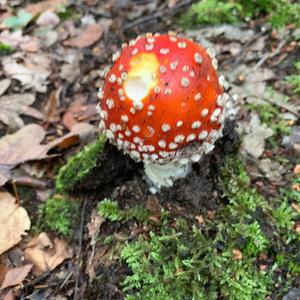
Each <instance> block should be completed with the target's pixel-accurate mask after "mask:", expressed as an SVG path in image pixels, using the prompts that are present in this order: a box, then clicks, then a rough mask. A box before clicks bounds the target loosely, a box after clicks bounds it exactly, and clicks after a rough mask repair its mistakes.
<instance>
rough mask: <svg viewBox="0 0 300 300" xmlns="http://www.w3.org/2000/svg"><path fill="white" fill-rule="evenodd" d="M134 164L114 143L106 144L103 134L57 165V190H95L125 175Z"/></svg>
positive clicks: (68, 191)
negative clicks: (66, 160) (62, 163)
mask: <svg viewBox="0 0 300 300" xmlns="http://www.w3.org/2000/svg"><path fill="white" fill-rule="evenodd" d="M134 164H135V163H134V162H133V161H132V160H130V159H129V157H128V156H125V155H124V154H122V153H121V152H120V151H118V149H117V148H116V147H115V146H113V145H110V144H109V143H106V137H105V136H104V135H100V136H99V138H98V139H97V140H96V141H95V142H93V143H91V144H89V145H87V146H86V147H85V148H83V149H82V150H81V151H80V152H78V153H77V154H75V155H74V156H73V157H71V158H70V159H69V160H68V162H67V164H66V165H64V166H63V167H61V168H60V170H59V172H58V174H57V176H56V182H55V187H56V191H57V192H59V193H72V192H82V191H85V190H96V189H98V188H99V187H103V186H105V185H107V184H109V183H110V182H112V181H115V180H116V178H117V177H121V178H122V176H125V177H126V173H127V172H130V171H132V169H133V167H132V166H133V165H134ZM135 168H136V167H135Z"/></svg>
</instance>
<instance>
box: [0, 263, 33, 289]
mask: <svg viewBox="0 0 300 300" xmlns="http://www.w3.org/2000/svg"><path fill="white" fill-rule="evenodd" d="M31 269H32V264H28V265H24V266H21V267H17V268H13V269H11V270H9V271H8V272H7V273H6V274H5V277H4V280H3V282H2V285H1V287H0V290H1V289H6V288H7V287H9V286H14V285H18V284H20V283H21V282H22V281H23V280H24V279H25V278H26V276H27V275H28V273H29V272H30V270H31Z"/></svg>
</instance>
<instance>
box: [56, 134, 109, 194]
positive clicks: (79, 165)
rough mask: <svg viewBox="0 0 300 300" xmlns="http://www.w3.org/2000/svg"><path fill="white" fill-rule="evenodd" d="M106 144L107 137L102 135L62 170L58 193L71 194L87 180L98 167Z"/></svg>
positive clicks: (60, 171) (57, 183) (59, 175)
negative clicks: (78, 185) (79, 184)
mask: <svg viewBox="0 0 300 300" xmlns="http://www.w3.org/2000/svg"><path fill="white" fill-rule="evenodd" d="M105 142H106V138H105V136H104V135H101V136H100V137H99V138H98V139H97V140H96V141H95V142H94V143H92V144H89V145H87V146H86V147H85V148H84V149H83V150H81V151H80V152H78V153H77V154H75V155H74V156H73V157H71V158H70V159H69V161H68V162H67V164H66V165H64V166H63V167H62V168H60V170H59V172H58V175H57V176H56V181H55V186H56V190H57V191H58V192H71V191H73V190H74V187H75V186H76V185H77V184H78V183H80V182H82V180H84V179H85V178H86V176H87V175H88V174H89V173H90V172H91V170H92V169H93V168H94V167H95V166H96V164H97V161H98V159H99V157H100V156H101V153H102V152H103V149H104V146H105Z"/></svg>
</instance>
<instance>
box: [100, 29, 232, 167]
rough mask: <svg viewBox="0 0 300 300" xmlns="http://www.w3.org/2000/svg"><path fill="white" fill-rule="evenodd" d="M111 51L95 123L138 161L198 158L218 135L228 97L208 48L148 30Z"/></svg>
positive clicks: (185, 161) (222, 79)
mask: <svg viewBox="0 0 300 300" xmlns="http://www.w3.org/2000/svg"><path fill="white" fill-rule="evenodd" d="M122 48H123V51H122V53H116V54H115V55H114V56H113V60H114V64H113V66H112V67H111V69H110V70H109V72H108V74H107V76H106V80H105V84H104V88H103V90H102V91H101V92H100V98H101V103H100V116H101V122H100V128H101V129H102V130H103V131H105V133H106V135H107V137H108V138H109V139H110V140H111V141H112V142H113V143H115V144H116V145H117V146H118V147H119V148H120V149H123V150H124V151H125V152H126V153H129V154H130V156H131V157H132V158H134V159H135V160H137V161H140V160H143V161H152V162H155V163H160V164H162V163H166V162H169V161H174V160H175V161H176V160H179V161H180V162H181V163H187V162H188V161H190V160H192V161H197V160H199V159H200V157H201V156H202V154H203V153H204V152H209V151H210V150H211V149H212V148H213V144H214V142H215V140H216V139H217V138H218V137H219V136H220V135H221V133H222V128H223V124H224V119H225V113H226V109H225V107H224V104H225V103H226V101H227V100H228V99H229V96H228V94H226V93H224V92H223V87H224V86H225V84H226V82H225V80H224V77H223V76H221V77H218V75H217V72H216V68H217V61H216V59H215V58H214V54H213V53H212V51H209V50H205V49H204V48H203V47H201V46H200V45H199V44H197V43H195V42H193V41H190V40H188V39H186V38H180V37H176V36H175V35H159V34H155V35H154V36H153V35H152V34H147V35H146V36H142V37H138V38H137V39H136V40H135V41H131V42H130V43H129V45H126V44H125V45H123V47H122Z"/></svg>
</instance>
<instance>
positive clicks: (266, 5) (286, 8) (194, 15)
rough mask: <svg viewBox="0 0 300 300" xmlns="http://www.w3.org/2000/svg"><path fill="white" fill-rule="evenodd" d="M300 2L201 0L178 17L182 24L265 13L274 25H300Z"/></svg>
mask: <svg viewBox="0 0 300 300" xmlns="http://www.w3.org/2000/svg"><path fill="white" fill-rule="evenodd" d="M299 13H300V4H299V3H291V1H288V0H277V1H273V0H232V1H227V0H221V1H217V0H201V1H198V2H197V3H194V4H193V5H192V6H191V7H190V9H189V11H188V12H187V13H185V14H184V15H183V17H182V18H181V24H182V25H183V26H185V27H192V26H196V25H197V24H209V25H211V24H223V23H229V24H234V23H238V22H244V21H245V20H250V19H255V18H257V17H260V16H264V17H266V19H267V22H268V23H270V24H271V25H272V26H273V27H276V28H278V27H284V26H286V25H288V24H295V25H296V26H297V27H299V26H300V21H299V17H298V16H299Z"/></svg>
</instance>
